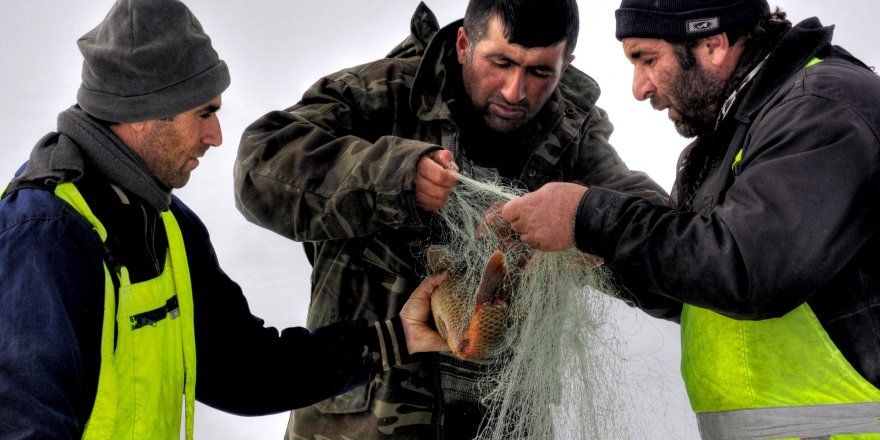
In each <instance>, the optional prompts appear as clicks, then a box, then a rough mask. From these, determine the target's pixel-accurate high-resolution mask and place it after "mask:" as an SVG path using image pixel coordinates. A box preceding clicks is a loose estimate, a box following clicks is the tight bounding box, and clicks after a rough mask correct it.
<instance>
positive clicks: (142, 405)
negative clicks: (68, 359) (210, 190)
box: [55, 183, 196, 439]
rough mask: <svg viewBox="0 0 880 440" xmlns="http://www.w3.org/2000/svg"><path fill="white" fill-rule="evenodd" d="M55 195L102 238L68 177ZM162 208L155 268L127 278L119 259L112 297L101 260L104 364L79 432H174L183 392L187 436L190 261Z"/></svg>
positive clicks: (99, 435) (190, 410) (156, 435)
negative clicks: (160, 255)
mask: <svg viewBox="0 0 880 440" xmlns="http://www.w3.org/2000/svg"><path fill="white" fill-rule="evenodd" d="M55 195H56V196H58V197H59V198H61V199H62V200H64V201H66V202H67V203H68V204H70V205H71V206H72V207H73V208H74V209H76V211H77V212H79V213H80V215H82V216H83V217H85V218H86V219H87V220H88V221H89V223H90V224H91V225H92V227H93V228H94V229H95V231H96V232H97V233H98V235H99V236H100V238H101V241H106V239H107V232H106V230H105V228H104V226H103V225H102V224H101V222H100V221H99V220H98V219H97V218H96V217H95V216H94V214H93V213H92V211H91V209H89V207H88V205H87V204H86V202H85V200H84V199H83V197H82V195H81V194H80V193H79V191H78V190H77V189H76V187H75V186H74V185H73V184H71V183H63V184H60V185H58V186H57V187H56V189H55ZM160 216H161V218H162V221H163V224H164V225H165V231H166V234H167V236H168V252H167V253H166V258H165V267H164V269H163V271H162V274H161V275H160V276H158V277H156V278H153V279H151V280H147V281H144V282H140V283H136V284H131V282H130V280H129V276H128V270H127V269H126V268H125V267H122V269H121V271H120V273H119V274H118V275H119V304H116V292H115V289H114V285H113V279H112V278H111V274H110V270H109V269H108V267H107V263H106V262H105V263H104V318H103V326H102V335H101V370H100V373H99V376H98V391H97V394H96V397H95V404H94V406H93V408H92V413H91V415H90V417H89V420H88V422H87V424H86V428H85V433H84V434H83V438H84V439H116V438H126V439H133V438H150V439H179V438H180V417H181V405H182V401H183V400H184V398H185V401H186V438H187V439H192V436H193V416H194V408H195V379H196V377H195V361H196V356H195V354H196V352H195V331H194V329H193V305H192V288H191V286H190V279H189V266H188V264H187V260H186V250H185V248H184V244H183V238H182V236H181V233H180V228H179V227H178V225H177V222H176V221H175V219H174V216H173V215H172V214H171V211H165V212H162V213H160ZM114 334H115V336H116V338H115V339H116V344H115V345H116V346H115V347H114Z"/></svg>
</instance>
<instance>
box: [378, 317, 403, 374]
mask: <svg viewBox="0 0 880 440" xmlns="http://www.w3.org/2000/svg"><path fill="white" fill-rule="evenodd" d="M373 329H374V333H373V336H372V337H371V338H370V341H369V344H370V349H371V350H372V351H374V352H378V353H379V354H380V355H381V357H382V369H383V370H386V371H387V370H389V369H391V368H392V367H397V366H400V365H403V364H406V363H409V362H411V361H412V356H411V355H410V354H409V351H408V350H407V348H406V334H405V333H404V332H403V323H402V322H401V321H400V317H399V316H395V317H394V318H391V319H389V320H387V321H384V322H383V321H379V322H376V323H375V324H373Z"/></svg>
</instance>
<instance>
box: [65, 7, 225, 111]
mask: <svg viewBox="0 0 880 440" xmlns="http://www.w3.org/2000/svg"><path fill="white" fill-rule="evenodd" d="M77 44H78V45H79V49H80V51H81V52H82V55H83V69H82V86H80V89H79V92H78V93H77V96H76V98H77V102H78V103H79V105H80V107H82V108H83V110H85V111H86V112H87V113H89V114H91V115H93V116H95V117H97V118H100V119H103V120H107V121H113V122H136V121H146V120H149V119H161V118H165V117H169V116H173V115H175V114H177V113H181V112H183V111H184V110H189V109H191V108H194V107H196V106H199V105H202V104H205V103H207V102H208V101H210V100H212V99H214V98H215V97H217V96H220V94H221V93H222V92H223V91H224V90H226V88H227V87H228V86H229V70H228V69H227V68H226V63H225V62H223V60H221V59H219V58H218V56H217V52H216V51H214V48H213V47H211V39H210V38H209V37H208V35H207V34H206V33H205V31H204V30H202V26H201V24H199V21H198V20H196V18H195V17H194V16H193V15H192V13H191V12H190V11H189V9H187V7H186V6H184V4H183V3H181V2H179V1H160V0H121V1H118V2H117V3H116V4H114V5H113V7H112V9H110V12H109V13H108V14H107V16H106V17H105V18H104V20H103V21H102V22H101V23H100V24H98V26H97V27H95V28H94V29H92V31H91V32H89V33H87V34H85V35H84V36H83V37H82V38H80V39H79V41H78V42H77Z"/></svg>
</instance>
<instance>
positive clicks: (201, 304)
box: [172, 201, 405, 415]
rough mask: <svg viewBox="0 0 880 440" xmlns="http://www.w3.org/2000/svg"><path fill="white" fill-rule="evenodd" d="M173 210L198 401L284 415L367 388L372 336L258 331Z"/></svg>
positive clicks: (195, 231)
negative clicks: (189, 302)
mask: <svg viewBox="0 0 880 440" xmlns="http://www.w3.org/2000/svg"><path fill="white" fill-rule="evenodd" d="M172 209H174V210H175V212H174V214H175V216H176V217H177V218H178V222H179V223H180V225H181V231H182V232H183V235H184V241H185V242H186V248H187V256H188V260H189V264H190V273H191V278H192V286H193V298H194V307H195V320H196V350H197V359H198V371H197V379H196V397H197V398H198V399H199V400H200V401H201V402H203V403H206V404H208V405H211V406H213V407H216V408H218V409H222V410H224V411H227V412H232V413H236V414H242V415H257V414H267V413H274V412H281V411H288V410H290V409H293V408H299V407H303V406H307V405H310V404H313V403H315V402H318V401H320V400H324V399H326V398H328V397H330V396H333V395H335V394H339V393H341V392H343V391H346V390H348V389H350V388H352V387H354V386H356V385H358V384H361V383H363V382H366V381H367V380H369V378H371V377H372V375H373V373H374V372H376V371H378V370H381V369H382V368H383V365H382V356H380V355H379V354H378V353H376V352H377V351H378V350H377V347H378V337H377V331H376V329H374V328H373V327H368V326H367V325H366V322H365V321H363V320H359V321H345V322H340V323H336V324H332V325H329V326H326V327H321V328H318V329H316V330H315V331H314V332H310V331H309V330H308V329H305V328H301V327H296V328H288V329H284V330H282V331H281V332H280V333H279V332H278V330H276V329H275V328H272V327H264V323H263V321H262V320H261V319H259V318H257V317H255V316H253V315H252V314H251V313H250V309H249V308H248V304H247V300H246V299H245V296H244V295H243V293H242V291H241V289H240V287H239V286H238V285H237V284H236V283H235V282H233V281H232V280H231V279H229V277H228V276H227V275H226V274H225V273H224V272H223V271H222V269H221V268H220V267H219V264H218V261H217V257H216V255H215V253H214V249H213V247H212V245H211V243H210V239H209V236H208V232H207V230H206V229H205V227H204V225H203V224H202V223H201V221H200V220H199V219H198V218H197V217H196V216H195V215H194V214H193V213H192V212H191V211H189V210H188V208H186V207H185V206H183V205H182V204H181V203H179V201H178V202H176V203H175V205H174V208H172ZM303 282H308V281H307V280H303ZM401 338H402V336H401ZM401 340H402V339H401ZM402 345H403V346H404V347H405V344H402Z"/></svg>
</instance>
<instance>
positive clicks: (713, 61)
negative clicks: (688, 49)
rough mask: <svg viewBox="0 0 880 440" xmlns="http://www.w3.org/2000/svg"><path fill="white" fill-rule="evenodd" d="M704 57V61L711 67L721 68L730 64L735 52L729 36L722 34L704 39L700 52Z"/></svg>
mask: <svg viewBox="0 0 880 440" xmlns="http://www.w3.org/2000/svg"><path fill="white" fill-rule="evenodd" d="M699 53H701V54H702V55H703V56H704V61H705V62H706V63H707V64H708V65H711V66H714V67H721V66H724V65H727V64H730V62H731V57H733V50H732V47H731V45H730V40H728V39H727V34H725V33H720V34H715V35H712V36H709V37H705V38H703V41H702V42H700V50H699Z"/></svg>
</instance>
